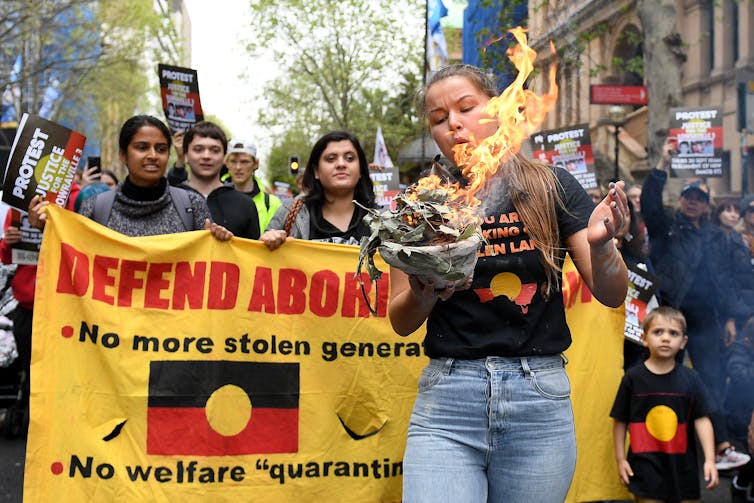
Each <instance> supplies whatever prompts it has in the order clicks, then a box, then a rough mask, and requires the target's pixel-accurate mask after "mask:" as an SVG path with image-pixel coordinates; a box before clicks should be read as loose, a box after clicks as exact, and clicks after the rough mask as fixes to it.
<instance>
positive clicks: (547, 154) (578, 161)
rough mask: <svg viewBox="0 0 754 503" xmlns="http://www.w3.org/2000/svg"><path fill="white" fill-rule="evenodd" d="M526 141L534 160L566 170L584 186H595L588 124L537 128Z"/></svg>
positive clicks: (590, 187) (595, 175)
mask: <svg viewBox="0 0 754 503" xmlns="http://www.w3.org/2000/svg"><path fill="white" fill-rule="evenodd" d="M529 142H530V143H531V148H532V155H533V157H534V158H535V159H541V160H543V161H545V162H548V163H550V164H552V165H553V166H555V167H556V168H563V169H565V170H568V172H569V173H571V174H572V175H573V176H574V177H575V178H576V180H578V182H579V183H580V184H581V186H582V187H584V189H594V188H596V187H598V186H599V183H598V182H597V173H596V172H595V170H594V155H593V153H592V142H591V139H590V137H589V124H578V125H576V126H570V127H565V128H560V129H551V130H549V131H540V132H539V133H537V134H534V135H532V136H531V137H530V139H529Z"/></svg>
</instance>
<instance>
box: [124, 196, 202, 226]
mask: <svg viewBox="0 0 754 503" xmlns="http://www.w3.org/2000/svg"><path fill="white" fill-rule="evenodd" d="M168 190H170V198H171V199H172V200H173V205H174V206H175V209H176V210H177V211H178V215H179V216H180V217H181V222H183V226H184V227H185V228H186V230H187V231H193V230H194V208H193V207H192V206H191V199H189V195H188V193H187V192H186V191H185V190H184V189H181V188H179V187H173V186H172V185H171V186H169V187H168ZM113 192H114V191H113Z"/></svg>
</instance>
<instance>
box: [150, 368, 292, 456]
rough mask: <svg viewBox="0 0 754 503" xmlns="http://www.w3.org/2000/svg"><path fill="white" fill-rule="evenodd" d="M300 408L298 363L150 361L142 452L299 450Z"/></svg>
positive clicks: (210, 453)
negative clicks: (145, 440) (145, 448)
mask: <svg viewBox="0 0 754 503" xmlns="http://www.w3.org/2000/svg"><path fill="white" fill-rule="evenodd" d="M298 406H299V365H298V364H297V363H256V362H231V361H153V362H151V363H150V368H149V399H148V410H147V453H148V454H168V455H195V456H224V455H240V454H267V453H282V452H297V451H298Z"/></svg>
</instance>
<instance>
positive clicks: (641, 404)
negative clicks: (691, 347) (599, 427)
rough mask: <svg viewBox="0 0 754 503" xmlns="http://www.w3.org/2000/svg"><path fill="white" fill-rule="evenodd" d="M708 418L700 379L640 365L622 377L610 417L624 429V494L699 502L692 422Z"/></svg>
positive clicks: (681, 371) (678, 367)
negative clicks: (628, 474) (656, 371)
mask: <svg viewBox="0 0 754 503" xmlns="http://www.w3.org/2000/svg"><path fill="white" fill-rule="evenodd" d="M708 415H709V410H708V401H707V399H706V398H705V395H704V387H703V384H702V381H701V379H700V378H699V374H698V373H697V372H696V371H694V370H693V369H690V368H688V367H684V366H683V365H676V366H675V368H674V369H673V370H672V371H671V372H668V373H667V374H654V373H652V372H651V371H650V370H649V369H648V368H647V367H646V365H644V364H641V365H636V366H634V367H632V368H630V369H629V370H628V372H626V375H625V376H623V380H622V381H621V383H620V387H619V388H618V393H617V396H616V397H615V403H614V404H613V408H612V410H611V411H610V416H611V417H613V418H615V419H616V420H618V421H620V422H622V423H626V424H628V432H629V436H630V448H629V452H628V457H627V459H628V463H629V464H630V465H631V469H632V470H633V472H634V476H633V477H631V479H630V482H629V484H628V490H629V491H631V492H632V493H633V494H635V495H637V496H643V497H647V498H655V499H661V500H666V501H681V500H693V499H699V496H700V491H699V471H698V466H697V458H696V432H695V429H694V421H695V420H696V419H699V418H701V417H705V416H708Z"/></svg>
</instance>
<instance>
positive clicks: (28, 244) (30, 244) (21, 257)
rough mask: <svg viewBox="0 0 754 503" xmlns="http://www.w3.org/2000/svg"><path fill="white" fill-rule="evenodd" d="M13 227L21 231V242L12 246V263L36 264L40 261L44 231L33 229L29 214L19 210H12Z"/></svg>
mask: <svg viewBox="0 0 754 503" xmlns="http://www.w3.org/2000/svg"><path fill="white" fill-rule="evenodd" d="M10 214H11V225H12V226H14V227H17V228H18V230H19V231H21V241H19V242H18V243H15V244H14V245H12V246H11V250H10V253H11V263H13V264H27V265H30V264H36V263H37V262H38V261H39V247H40V246H41V245H42V231H40V230H39V229H37V228H36V227H32V226H31V224H30V223H29V214H28V213H26V212H25V211H21V210H19V209H17V208H11V209H10Z"/></svg>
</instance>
